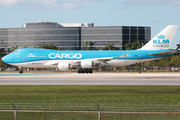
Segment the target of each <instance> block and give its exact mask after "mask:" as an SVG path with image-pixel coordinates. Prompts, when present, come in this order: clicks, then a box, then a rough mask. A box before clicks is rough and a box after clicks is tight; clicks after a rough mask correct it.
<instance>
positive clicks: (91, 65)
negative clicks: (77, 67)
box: [81, 61, 93, 68]
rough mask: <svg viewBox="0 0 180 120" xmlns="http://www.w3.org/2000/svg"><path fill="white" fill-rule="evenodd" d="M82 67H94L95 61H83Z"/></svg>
mask: <svg viewBox="0 0 180 120" xmlns="http://www.w3.org/2000/svg"><path fill="white" fill-rule="evenodd" d="M81 67H82V68H92V67H93V62H92V61H82V62H81Z"/></svg>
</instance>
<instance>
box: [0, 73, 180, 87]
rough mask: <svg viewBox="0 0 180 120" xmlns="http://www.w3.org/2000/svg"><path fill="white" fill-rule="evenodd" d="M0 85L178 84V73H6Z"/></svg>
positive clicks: (0, 79) (179, 76)
mask: <svg viewBox="0 0 180 120" xmlns="http://www.w3.org/2000/svg"><path fill="white" fill-rule="evenodd" d="M0 85H180V73H95V74H77V73H59V74H55V73H48V74H43V73H38V74H31V73H28V74H10V73H8V74H7V73H6V74H0Z"/></svg>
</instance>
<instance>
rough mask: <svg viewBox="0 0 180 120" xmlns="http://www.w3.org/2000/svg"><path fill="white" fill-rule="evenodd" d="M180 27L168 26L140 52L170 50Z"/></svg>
mask: <svg viewBox="0 0 180 120" xmlns="http://www.w3.org/2000/svg"><path fill="white" fill-rule="evenodd" d="M177 28H178V25H168V26H167V27H166V28H164V29H163V30H162V31H161V32H160V33H158V34H157V35H156V36H155V37H154V38H153V39H151V40H150V41H149V42H148V43H146V44H145V45H144V46H143V47H142V48H140V49H139V50H167V49H169V47H170V45H171V43H172V40H173V38H174V35H175V33H176V30H177Z"/></svg>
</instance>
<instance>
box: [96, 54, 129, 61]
mask: <svg viewBox="0 0 180 120" xmlns="http://www.w3.org/2000/svg"><path fill="white" fill-rule="evenodd" d="M128 55H129V53H125V54H123V55H121V56H117V57H107V58H96V59H95V60H96V61H101V62H106V61H110V60H113V59H117V58H122V57H127V56H128Z"/></svg>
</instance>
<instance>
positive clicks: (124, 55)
mask: <svg viewBox="0 0 180 120" xmlns="http://www.w3.org/2000/svg"><path fill="white" fill-rule="evenodd" d="M128 55H129V53H125V54H123V55H121V56H117V57H107V58H95V59H93V60H92V61H93V62H94V63H106V62H107V61H110V60H113V59H117V58H122V57H127V56H128ZM60 61H61V60H54V61H49V62H47V63H45V64H44V65H45V66H48V65H58V63H59V62H60ZM81 62H82V60H72V61H70V64H72V65H78V64H81Z"/></svg>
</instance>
